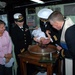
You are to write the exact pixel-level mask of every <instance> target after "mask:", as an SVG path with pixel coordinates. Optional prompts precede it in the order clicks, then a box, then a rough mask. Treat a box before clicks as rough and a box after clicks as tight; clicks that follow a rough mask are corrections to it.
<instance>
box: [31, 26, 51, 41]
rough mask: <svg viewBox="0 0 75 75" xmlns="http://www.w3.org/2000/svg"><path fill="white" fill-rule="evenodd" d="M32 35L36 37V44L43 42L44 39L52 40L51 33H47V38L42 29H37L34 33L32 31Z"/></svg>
mask: <svg viewBox="0 0 75 75" xmlns="http://www.w3.org/2000/svg"><path fill="white" fill-rule="evenodd" d="M32 35H33V36H34V37H35V38H34V40H35V41H36V42H42V41H43V40H44V39H50V35H49V32H47V36H48V37H46V35H45V33H44V32H43V31H41V28H40V27H36V28H35V29H34V30H33V31H32Z"/></svg>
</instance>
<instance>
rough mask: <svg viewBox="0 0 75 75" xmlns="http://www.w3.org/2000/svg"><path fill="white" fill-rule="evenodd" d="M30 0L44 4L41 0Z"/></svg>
mask: <svg viewBox="0 0 75 75" xmlns="http://www.w3.org/2000/svg"><path fill="white" fill-rule="evenodd" d="M31 1H33V2H36V3H39V4H44V2H43V1H41V0H31Z"/></svg>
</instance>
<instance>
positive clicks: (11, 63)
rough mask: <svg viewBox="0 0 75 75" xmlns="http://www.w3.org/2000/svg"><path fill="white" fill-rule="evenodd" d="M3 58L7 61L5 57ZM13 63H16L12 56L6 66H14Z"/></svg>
mask: <svg viewBox="0 0 75 75" xmlns="http://www.w3.org/2000/svg"><path fill="white" fill-rule="evenodd" d="M3 59H4V61H5V62H6V59H5V58H3ZM13 63H14V58H11V59H10V60H9V62H8V63H5V67H12V65H13Z"/></svg>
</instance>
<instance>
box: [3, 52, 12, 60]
mask: <svg viewBox="0 0 75 75" xmlns="http://www.w3.org/2000/svg"><path fill="white" fill-rule="evenodd" d="M4 57H5V58H8V59H10V58H11V57H12V54H11V53H8V54H5V56H4Z"/></svg>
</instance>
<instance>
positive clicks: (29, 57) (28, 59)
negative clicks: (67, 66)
mask: <svg viewBox="0 0 75 75" xmlns="http://www.w3.org/2000/svg"><path fill="white" fill-rule="evenodd" d="M18 56H19V58H20V67H21V75H27V68H26V64H27V63H29V64H34V65H37V66H41V67H45V68H46V69H47V75H53V65H54V63H51V62H48V63H43V62H42V63H40V62H39V60H40V58H41V56H40V55H39V56H38V55H35V54H31V53H29V52H28V51H26V52H25V53H22V54H19V55H18ZM58 56H59V55H58V54H57V53H54V54H53V57H54V58H55V60H57V59H58ZM58 63H59V64H58V68H57V69H58V73H57V75H61V62H60V60H59V62H58Z"/></svg>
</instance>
